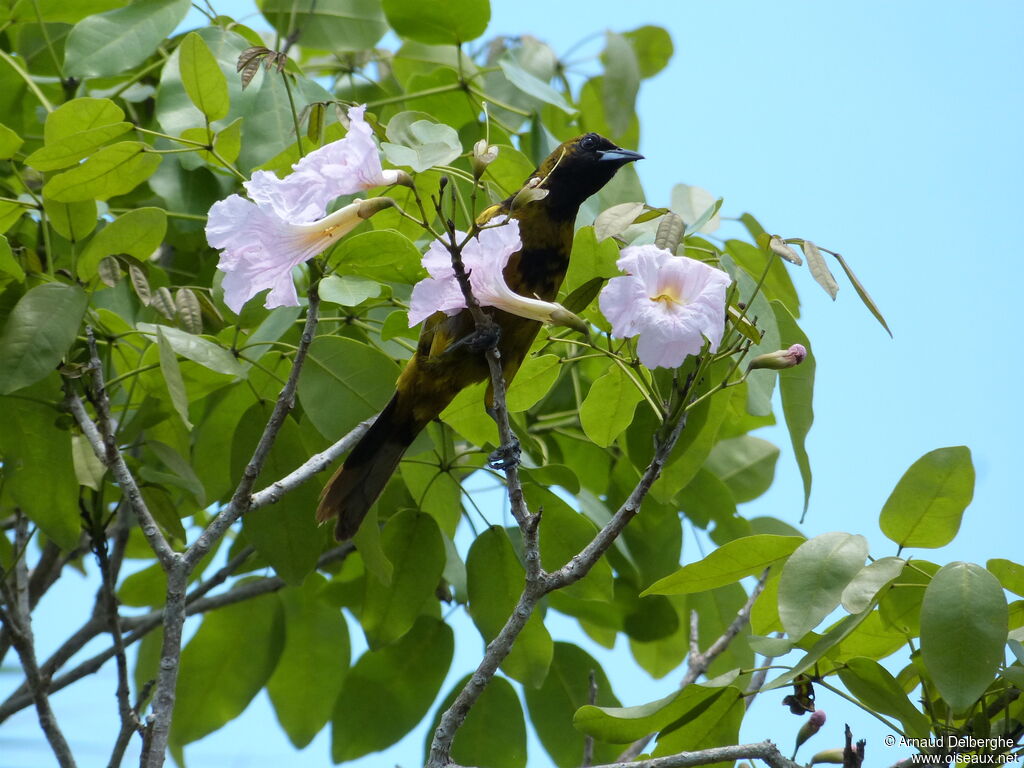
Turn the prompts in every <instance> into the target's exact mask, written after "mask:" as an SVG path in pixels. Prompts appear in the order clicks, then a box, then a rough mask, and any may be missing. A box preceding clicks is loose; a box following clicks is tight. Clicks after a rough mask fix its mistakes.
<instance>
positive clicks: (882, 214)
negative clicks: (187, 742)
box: [5, 0, 1024, 768]
mask: <svg viewBox="0 0 1024 768" xmlns="http://www.w3.org/2000/svg"><path fill="white" fill-rule="evenodd" d="M242 2H243V0H232V2H230V3H229V2H217V0H214V6H215V7H216V8H217V10H218V11H220V12H225V13H234V14H236V15H239V16H241V15H244V13H245V12H244V11H238V10H236V9H238V8H241V7H243V5H242ZM244 7H249V8H251V7H252V6H251V4H249V5H247V6H244ZM1022 9H1024V6H1021V5H1020V4H1019V3H1015V2H985V1H980V2H972V3H962V2H949V1H946V2H927V3H926V2H919V1H918V2H910V1H907V2H900V3H892V2H881V1H879V0H874V1H867V2H857V3H820V2H793V1H789V0H780V1H779V2H774V3H760V2H716V3H707V2H703V3H696V2H683V1H680V0H675V1H672V0H661V1H659V2H654V1H650V0H647V1H644V2H641V1H636V2H633V3H612V2H605V1H604V0H558V2H551V0H547V1H546V2H540V1H539V0H515V2H511V1H510V0H497V2H493V9H492V21H491V25H490V28H489V30H488V34H491V35H493V34H523V33H529V34H533V35H535V36H537V37H539V38H541V39H543V40H545V41H547V42H549V43H550V44H551V45H552V46H553V47H554V48H555V50H556V51H558V52H560V53H561V52H564V51H565V50H567V49H568V48H569V47H570V46H571V45H573V44H574V43H576V42H577V41H578V40H579V39H580V38H582V37H584V36H586V35H588V34H589V33H592V32H599V31H601V30H603V29H605V28H610V29H613V30H616V31H624V30H627V29H632V28H635V27H637V26H640V25H643V24H660V25H662V26H665V27H667V28H668V29H669V31H670V32H671V34H672V36H673V39H674V41H675V46H676V54H675V57H674V58H673V60H672V62H671V63H670V65H669V67H668V68H667V69H666V70H665V71H664V72H662V73H661V74H660V75H659V76H658V77H657V78H655V79H654V80H652V81H648V82H647V83H646V84H645V85H644V87H643V89H642V91H641V95H640V105H639V111H640V115H641V121H642V126H643V134H642V139H641V145H640V147H639V149H640V150H641V151H642V152H643V153H644V154H645V155H647V157H648V160H647V161H645V162H642V163H640V164H638V170H639V172H640V175H641V178H642V179H643V181H644V185H645V189H646V191H647V194H648V200H649V202H651V203H652V204H667V203H668V200H669V193H670V190H671V188H672V185H673V184H675V183H678V182H685V183H688V184H696V185H699V186H702V187H705V188H706V189H708V190H710V191H711V192H712V193H714V194H715V195H716V196H722V197H724V198H725V204H724V207H723V213H724V214H726V215H732V216H736V215H739V214H740V213H742V212H744V211H749V212H751V213H753V214H754V215H755V216H757V217H758V218H759V219H760V221H761V222H762V223H763V224H764V225H765V226H766V228H768V229H769V230H770V231H772V232H777V233H779V234H782V235H784V236H787V237H807V238H809V239H812V240H814V241H815V242H818V243H819V244H821V245H824V246H826V247H829V248H832V249H834V250H838V251H840V252H842V253H843V254H844V256H845V257H846V258H847V260H848V261H849V262H850V264H851V265H852V266H853V268H854V269H855V270H856V272H857V273H858V275H859V276H860V278H861V279H862V281H863V282H864V283H865V285H866V286H867V288H868V290H869V291H870V292H871V294H872V295H873V297H874V298H875V300H876V301H877V303H878V305H879V306H880V307H881V308H882V310H883V312H884V313H885V315H886V318H887V320H888V322H889V325H890V327H891V328H892V330H893V333H894V338H893V339H890V338H889V337H888V336H887V335H886V333H885V332H884V331H883V330H882V329H881V327H880V326H878V325H877V323H876V322H875V321H874V319H873V318H872V317H871V316H870V315H869V314H868V312H867V311H866V310H865V309H864V308H863V307H862V306H861V304H860V302H859V301H858V299H857V297H856V295H855V294H854V292H853V290H852V289H851V288H850V287H849V285H848V284H847V283H846V282H845V280H844V279H843V278H842V277H840V278H839V280H840V284H841V286H842V287H841V290H840V294H839V297H838V300H837V301H836V302H835V303H833V302H832V301H831V300H830V299H829V298H828V297H827V296H826V295H825V294H824V292H822V291H820V290H819V289H818V288H817V286H816V285H815V284H814V283H813V281H812V280H811V279H810V276H809V275H808V274H807V273H806V270H797V271H796V272H794V279H795V281H796V283H797V286H798V288H800V289H801V291H802V298H803V301H804V305H803V306H804V312H803V319H802V320H801V325H802V327H803V328H804V330H805V331H806V332H807V333H808V335H809V336H810V338H811V341H812V344H813V348H814V352H815V355H816V358H817V366H818V367H817V383H816V389H815V424H814V427H813V429H812V431H811V434H810V437H809V441H808V447H809V451H810V455H811V462H812V467H813V470H814V491H813V493H812V497H811V505H810V511H809V514H808V519H807V524H806V526H805V530H806V532H807V533H808V534H809V535H815V534H818V533H823V532H825V531H831V530H848V531H851V532H855V533H862V534H864V535H865V536H867V537H868V540H869V541H870V542H871V545H872V554H873V555H875V556H882V555H890V554H894V553H895V545H894V544H891V543H890V542H888V541H887V540H885V539H884V538H883V537H882V536H881V534H880V533H879V532H878V527H877V516H878V511H879V510H880V508H881V505H882V504H883V503H884V501H885V499H886V497H887V496H888V494H889V492H890V491H891V489H892V487H893V485H894V484H895V482H896V481H897V480H898V478H899V476H900V475H901V474H902V473H903V471H904V470H905V469H906V468H907V467H908V466H909V465H910V464H911V463H912V462H913V461H914V460H915V459H917V458H918V457H919V456H921V455H922V454H923V453H925V452H927V451H929V450H931V449H933V448H937V447H940V446H946V445H960V444H964V445H967V446H969V447H970V448H971V450H972V452H973V455H974V461H975V466H976V470H977V476H978V479H977V486H976V490H975V498H974V502H973V504H972V505H971V507H970V508H969V509H968V511H967V513H966V515H965V517H964V523H963V528H962V529H961V533H960V536H959V537H958V539H957V541H956V542H954V544H952V545H950V546H949V547H946V548H945V549H943V550H941V551H939V552H938V553H929V552H920V553H918V554H919V555H920V556H924V557H926V558H934V559H937V560H938V561H940V562H947V561H950V560H954V559H966V560H973V561H975V562H980V563H982V564H984V562H985V561H986V560H987V559H988V558H992V557H1008V558H1015V559H1017V560H1019V559H1020V552H1021V544H1020V542H1021V525H1020V523H1019V517H1020V505H1019V502H1018V493H1017V489H1018V484H1017V482H1016V480H1017V479H1018V475H1019V472H1020V464H1021V461H1020V458H1019V454H1018V446H1017V441H1018V435H1019V433H1020V427H1021V426H1022V425H1021V416H1020V406H1019V402H1018V401H1019V392H1020V390H1021V384H1020V374H1021V365H1020V355H1019V353H1018V351H1017V349H1016V344H1015V341H1016V337H1017V331H1018V328H1019V319H1018V312H1017V309H1016V306H1017V304H1018V299H1017V296H1016V294H1017V292H1018V291H1020V290H1021V288H1020V286H1022V285H1024V279H1022V278H1024V268H1022V266H1021V256H1020V248H1019V246H1018V245H1017V243H1016V242H1015V240H1016V237H1015V235H1016V225H1015V224H1014V222H1015V221H1018V218H1017V217H1018V215H1019V210H1020V208H1021V206H1022V203H1024V195H1022V194H1021V191H1020V186H1019V185H1020V183H1021V182H1020V180H1021V178H1022V177H1024V142H1022V140H1021V135H1022V127H1024V96H1022V90H1021V86H1020V76H1021V73H1022V72H1024V11H1022ZM599 49H600V41H599V40H598V41H596V42H595V44H594V45H591V46H589V47H584V48H583V49H582V51H583V53H584V54H585V53H587V52H591V53H594V54H596V53H597V52H598V51H599ZM575 57H576V54H574V58H575ZM582 67H583V69H586V64H583V65H582ZM591 71H592V70H591ZM764 436H765V437H767V438H768V439H772V440H773V441H774V442H777V443H779V444H780V445H781V446H782V448H783V456H782V458H781V459H780V462H779V465H778V471H777V477H776V483H775V485H774V486H773V488H772V490H771V491H769V493H768V494H766V495H765V496H764V497H762V498H761V499H759V500H757V501H756V502H753V503H751V504H750V505H747V508H746V509H745V512H746V513H748V514H750V515H755V516H756V515H773V516H776V517H780V518H783V519H785V520H787V521H790V522H794V523H795V522H796V520H798V519H799V516H800V511H801V504H802V491H801V489H800V479H799V475H798V473H797V471H796V466H795V463H794V462H793V460H792V456H791V453H790V452H789V450H788V448H787V443H788V438H787V437H786V436H785V434H784V433H782V432H781V431H775V432H768V433H766V434H765V435H764ZM687 547H688V548H687V549H686V550H684V557H685V558H687V559H696V558H698V557H699V554H698V553H697V552H696V551H695V550H694V549H693V547H692V541H691V542H690V543H688V545H687ZM91 598H92V587H91V586H87V585H84V584H83V585H82V595H81V600H82V601H83V603H84V602H85V601H88V600H91ZM80 604H81V603H80ZM43 609H44V611H46V615H49V616H50V617H51V618H52V620H53V621H55V622H56V621H58V620H59V619H63V620H64V621H65V622H66V621H67V618H66V613H65V611H66V605H65V606H62V605H47V604H45V603H44V605H43ZM456 621H457V622H459V626H461V627H462V628H463V629H465V630H466V631H465V632H463V633H462V634H461V635H460V636H459V641H458V651H459V659H458V660H457V663H456V667H457V668H456V669H455V670H454V672H453V675H452V676H451V678H450V679H449V681H448V682H447V683H446V690H447V686H449V685H450V684H451V683H452V682H453V681H454V680H455V679H457V678H458V677H459V676H460V675H461V674H463V673H464V672H465V671H467V670H468V669H469V668H470V665H472V664H473V662H474V659H475V658H476V657H477V654H478V653H479V649H480V644H479V639H478V636H477V635H476V633H475V630H474V629H473V628H472V626H471V625H470V624H469V622H468V621H467V620H464V618H459V619H456ZM61 623H63V622H61ZM555 631H556V633H558V634H559V636H561V637H567V636H568V635H567V633H568V631H569V623H568V622H565V624H564V625H561V624H559V625H557V626H556V630H555ZM44 642H46V640H45V639H44ZM50 642H53V640H52V638H51V639H50ZM601 658H602V663H603V664H604V666H605V669H606V671H608V673H609V677H610V678H611V679H612V683H613V686H615V689H616V693H617V694H618V695H619V697H620V699H622V700H623V701H624V703H627V704H636V703H641V702H643V701H648V700H650V699H652V698H655V697H657V696H663V695H665V694H666V693H668V692H669V691H670V690H671V689H672V686H673V685H674V682H673V677H676V676H670V677H669V678H668V679H666V680H663V681H660V682H657V683H652V682H649V681H647V680H646V679H645V678H646V676H645V675H644V673H642V672H638V671H637V669H636V667H635V666H634V665H633V664H632V662H631V660H629V658H628V652H626V651H621V652H618V653H615V654H612V655H607V654H606V655H604V656H603V657H601ZM112 675H113V671H112V670H110V669H107V670H105V671H104V673H101V674H100V675H98V676H97V677H96V685H95V686H94V687H93V688H92V689H91V691H90V692H82V693H81V694H78V696H79V698H77V699H76V698H73V697H74V696H75V694H72V693H70V692H68V693H63V694H61V695H60V696H58V697H56V698H55V701H54V703H55V706H56V707H57V710H58V714H59V715H60V714H62V713H66V714H67V717H68V718H69V719H70V720H71V721H73V724H71V727H70V728H69V730H71V731H72V732H74V731H79V733H82V734H85V739H86V740H87V741H91V739H89V736H88V734H89V733H90V731H91V732H93V733H95V732H96V730H97V729H99V728H104V729H105V730H104V738H102V739H97V740H96V744H97V751H96V753H95V756H94V757H95V762H91V761H92V759H93V755H86V754H83V755H82V764H83V765H92V764H100V762H101V761H105V759H106V755H107V754H108V751H107V749H108V747H107V741H108V739H107V738H106V735H107V734H108V733H109V732H110V731H109V726H106V725H103V723H106V722H107V721H106V720H96V719H94V717H95V716H94V714H93V713H94V712H95V711H96V710H100V709H102V710H109V713H110V714H113V712H114V706H113V696H112V691H113V684H112V682H111V680H112ZM777 698H778V697H775V698H774V699H771V700H770V699H769V697H768V696H765V697H764V698H763V700H760V701H758V702H757V704H756V705H755V707H756V709H755V710H754V711H753V714H755V715H756V716H752V717H751V718H748V720H749V722H748V723H747V724H746V725H745V728H744V733H743V738H745V739H747V740H760V739H763V738H769V737H770V738H775V739H777V740H778V741H779V743H780V744H781V745H782V747H783V749H784V750H785V749H788V747H789V744H791V740H792V738H793V734H794V733H795V730H796V728H797V727H798V725H799V723H798V722H797V721H796V718H792V717H791V716H789V715H788V714H786V713H785V712H784V709H783V708H782V707H780V706H779V705H778V702H777ZM108 705H109V706H108ZM819 705H820V706H821V707H822V708H824V709H826V710H827V711H828V712H829V715H830V718H829V723H828V724H827V725H826V727H825V731H824V732H823V734H821V735H819V736H818V737H816V739H815V741H813V742H811V743H810V744H808V745H807V747H806V748H805V749H807V750H808V752H807V754H808V755H809V754H811V753H813V752H814V751H816V750H817V749H820V748H825V747H829V746H835V745H839V744H840V743H841V741H840V739H841V736H840V734H841V733H842V724H843V721H844V719H846V721H847V722H850V724H851V726H852V727H853V728H854V731H855V734H856V735H857V736H858V737H861V736H864V737H867V738H868V739H869V742H868V749H869V752H868V754H869V761H870V762H871V763H872V764H875V765H881V764H891V763H893V762H895V761H896V760H897V759H898V758H899V757H901V756H902V753H899V752H898V751H897V750H888V749H886V748H885V747H883V746H882V745H881V738H882V737H883V736H884V735H886V733H887V732H886V731H885V730H884V728H882V727H881V725H880V724H877V723H872V722H869V720H870V719H869V718H868V717H867V716H866V715H863V714H862V713H859V712H857V711H855V710H850V709H844V708H843V707H842V706H841V705H840V704H838V703H836V702H835V701H832V700H830V699H829V698H828V697H827V696H826V695H825V694H824V693H822V694H820V695H819ZM19 726H20V729H19ZM876 726H877V727H876ZM5 731H6V733H5V742H6V745H7V746H14V747H16V749H14V750H7V749H6V747H5V751H7V753H8V754H10V755H11V757H10V758H8V757H6V756H5V760H7V759H11V760H20V761H21V762H15V763H12V765H18V766H21V765H25V766H29V765H39V764H41V763H39V762H36V760H38V759H39V758H40V755H41V753H40V752H39V751H36V749H37V748H30V747H28V746H26V749H25V750H21V749H20V748H17V747H18V745H19V744H26V745H27V742H28V741H29V740H32V741H36V742H37V741H38V737H37V734H38V726H37V725H36V723H35V718H34V715H33V714H32V713H30V712H25V713H22V715H21V716H19V718H17V719H16V720H12V724H11V725H9V726H8V727H7V728H6V729H5ZM423 738H424V729H423V728H420V729H417V731H416V732H415V735H414V736H413V737H411V738H410V739H407V740H406V742H403V744H402V745H400V746H398V747H396V748H394V749H392V750H389V751H387V752H385V753H381V754H378V755H375V756H370V757H369V758H366V759H365V760H363V761H361V762H359V763H356V765H360V766H390V765H394V764H400V765H403V766H406V768H409V767H410V766H413V765H415V764H416V762H417V760H419V759H420V754H421V752H420V750H421V749H422V744H423ZM7 739H12V740H14V741H13V744H12V742H11V741H7ZM101 745H102V749H100V746H101ZM328 745H329V739H328V738H327V735H326V734H322V735H321V737H320V738H318V739H317V740H316V741H315V742H314V743H313V745H311V746H310V747H308V748H307V749H306V750H305V751H303V752H301V753H297V754H296V753H294V752H293V751H292V749H291V747H290V746H289V745H288V743H287V741H286V739H285V737H284V735H283V733H282V732H281V731H280V730H279V728H278V727H277V725H276V722H274V720H273V714H272V713H271V712H270V709H269V705H268V704H267V702H266V699H265V697H264V696H261V697H259V698H258V699H257V700H256V701H255V702H254V703H253V704H252V705H251V706H250V709H249V710H248V711H247V712H246V713H245V714H244V715H243V716H242V718H240V719H239V720H238V721H236V722H235V723H232V724H231V725H229V726H227V727H226V728H225V729H223V730H222V731H221V732H220V733H219V734H217V735H215V736H213V737H210V738H208V739H206V740H204V741H202V742H200V743H198V744H197V745H195V746H192V747H189V748H188V750H187V752H186V754H187V756H188V757H189V762H190V764H191V765H214V764H216V765H224V766H253V767H256V766H271V765H284V764H287V765H289V766H305V765H310V766H312V765H318V766H319V765H323V764H325V762H326V760H327V756H328V754H329V746H328ZM871 750H874V753H873V754H872V751H871ZM15 753H16V754H15ZM531 755H532V757H533V758H534V759H532V760H531V766H535V765H536V766H543V765H546V761H545V759H544V758H543V753H542V752H540V751H539V748H537V747H536V746H535V742H533V743H531ZM805 756H806V755H805Z"/></svg>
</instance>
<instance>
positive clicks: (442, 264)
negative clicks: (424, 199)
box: [409, 216, 586, 332]
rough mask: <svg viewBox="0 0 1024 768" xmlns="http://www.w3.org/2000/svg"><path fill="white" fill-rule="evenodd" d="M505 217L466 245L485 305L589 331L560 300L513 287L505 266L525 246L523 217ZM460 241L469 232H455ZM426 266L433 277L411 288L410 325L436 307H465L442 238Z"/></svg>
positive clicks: (474, 284)
mask: <svg viewBox="0 0 1024 768" xmlns="http://www.w3.org/2000/svg"><path fill="white" fill-rule="evenodd" d="M505 220H506V219H505V217H504V216H499V217H496V218H494V219H492V220H491V222H490V224H491V225H498V226H488V227H487V228H485V229H483V230H482V231H481V232H480V234H479V235H477V236H476V237H474V238H473V239H471V240H470V241H469V242H467V243H466V245H465V246H463V248H462V264H463V267H465V269H466V272H467V273H468V274H469V284H470V289H471V290H472V292H473V296H474V297H475V298H476V300H477V301H478V302H479V303H480V304H481V305H482V306H485V307H497V308H498V309H501V310H504V311H505V312H508V313H510V314H513V315H519V316H520V317H526V318H529V319H531V320H538V321H540V322H543V323H554V324H558V325H568V326H571V327H574V328H577V329H578V330H581V331H583V332H586V325H585V324H584V323H583V321H582V320H580V319H579V318H578V317H576V315H574V314H572V313H571V312H569V311H568V310H567V309H565V308H564V307H563V306H561V305H560V304H555V303H554V302H550V301H542V300H541V299H537V298H531V297H528V296H521V295H520V294H518V293H516V292H515V291H513V290H512V289H511V288H509V287H508V283H506V282H505V275H504V270H505V267H506V266H507V265H508V260H509V258H510V257H511V256H512V254H514V253H516V252H517V251H519V250H520V249H521V248H522V247H523V242H522V240H520V238H519V222H518V221H516V220H514V219H512V220H509V221H508V222H507V223H503V222H505ZM455 237H456V242H460V243H461V242H462V241H463V240H465V239H466V233H465V232H456V233H455ZM423 266H424V267H425V268H426V270H427V272H428V273H429V274H430V277H428V278H425V279H423V280H420V282H418V283H416V285H415V286H413V289H412V300H411V301H410V303H409V325H410V327H411V326H413V325H416V324H417V323H420V322H422V321H423V320H425V319H426V318H428V317H430V315H432V314H434V313H435V312H444V313H445V314H447V315H454V314H456V313H457V312H459V311H460V310H462V309H465V308H466V299H465V296H464V295H463V293H462V289H461V288H460V286H459V282H458V280H457V279H456V277H455V270H454V268H453V267H452V257H451V253H450V252H449V251H448V248H447V246H446V245H445V244H444V243H443V242H442V241H440V240H435V241H434V242H432V243H431V244H430V247H429V248H428V249H427V252H426V254H424V256H423Z"/></svg>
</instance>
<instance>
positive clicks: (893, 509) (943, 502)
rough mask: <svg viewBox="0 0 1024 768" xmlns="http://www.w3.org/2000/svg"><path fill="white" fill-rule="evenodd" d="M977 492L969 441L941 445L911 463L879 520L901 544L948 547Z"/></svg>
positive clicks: (887, 533)
mask: <svg viewBox="0 0 1024 768" xmlns="http://www.w3.org/2000/svg"><path fill="white" fill-rule="evenodd" d="M973 497H974V464H973V463H972V462H971V451H970V449H969V448H967V447H966V446H962V445H960V446H954V447H951V448H937V449H935V450H934V451H929V452H928V453H926V454H925V455H924V456H922V457H921V458H920V459H918V460H917V461H915V462H914V463H913V464H911V465H910V469H908V470H907V471H906V472H904V473H903V477H901V478H900V480H899V482H898V483H896V487H895V488H894V489H893V491H892V493H891V494H890V495H889V498H888V499H887V500H886V502H885V505H884V506H883V507H882V513H881V515H879V518H878V524H879V527H881V529H882V533H884V534H885V535H886V536H887V537H889V539H890V540H892V541H895V542H896V543H897V544H899V545H900V546H901V547H926V548H929V549H932V548H935V547H944V546H945V545H946V544H949V542H951V541H952V540H953V539H954V537H956V534H957V531H959V530H960V520H961V519H962V517H963V514H964V510H965V509H966V508H967V505H968V504H970V503H971V499H972V498H973Z"/></svg>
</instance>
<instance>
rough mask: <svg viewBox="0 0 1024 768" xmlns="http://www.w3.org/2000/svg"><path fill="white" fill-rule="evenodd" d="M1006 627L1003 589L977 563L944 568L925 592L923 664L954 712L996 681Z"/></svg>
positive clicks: (922, 630) (969, 702) (975, 698)
mask: <svg viewBox="0 0 1024 768" xmlns="http://www.w3.org/2000/svg"><path fill="white" fill-rule="evenodd" d="M1008 624H1009V610H1008V608H1007V606H1006V597H1005V595H1004V594H1003V588H1002V586H1001V585H1000V584H999V580H998V579H996V577H995V576H993V575H992V574H991V573H989V572H988V571H986V570H985V569H984V568H982V567H981V566H980V565H975V564H974V563H964V562H954V563H950V564H949V565H946V566H943V567H942V568H940V569H939V572H938V573H936V574H935V576H934V577H933V578H932V580H931V583H930V584H929V585H928V586H927V588H926V589H925V591H924V601H923V602H922V604H921V660H922V661H923V662H924V665H925V667H926V668H927V670H928V672H929V673H930V674H931V676H932V680H933V681H934V682H935V686H936V687H937V688H938V689H939V693H941V694H942V698H943V699H945V700H946V703H947V704H949V706H950V707H952V709H953V712H954V713H960V712H964V711H966V710H967V709H968V708H969V707H971V706H972V705H973V704H974V702H975V701H977V700H978V697H979V696H981V694H982V693H984V692H985V689H986V688H988V686H989V684H991V682H992V681H993V679H995V676H996V673H997V672H998V670H999V665H1000V664H1001V663H1002V661H1003V646H1004V645H1005V644H1006V634H1007V631H1008Z"/></svg>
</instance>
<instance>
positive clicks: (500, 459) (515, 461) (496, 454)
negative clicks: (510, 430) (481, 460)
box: [487, 435, 522, 471]
mask: <svg viewBox="0 0 1024 768" xmlns="http://www.w3.org/2000/svg"><path fill="white" fill-rule="evenodd" d="M521 453H522V451H521V450H520V448H519V439H518V438H516V436H515V435H513V436H512V440H510V441H509V442H507V443H504V444H502V445H499V446H498V447H497V448H495V449H494V451H493V452H492V453H491V455H490V456H488V457H487V466H488V467H490V468H491V469H497V470H502V471H504V470H506V469H511V468H512V467H518V466H519V456H520V454H521Z"/></svg>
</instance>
